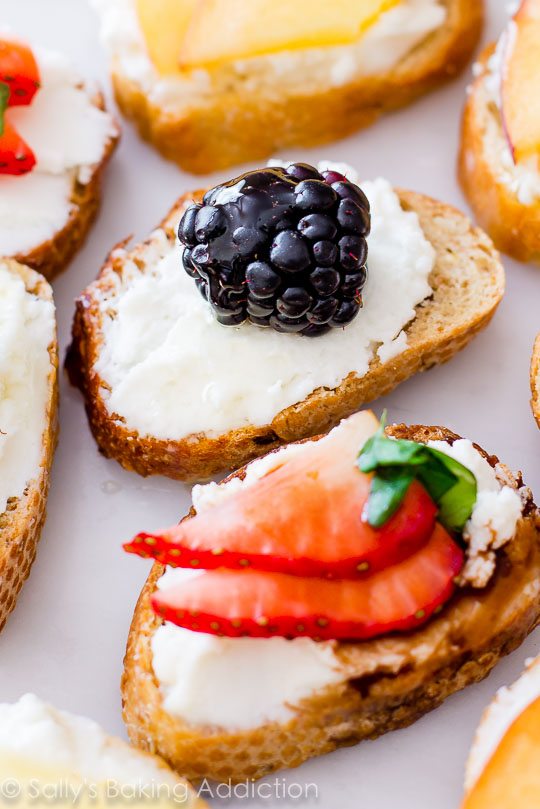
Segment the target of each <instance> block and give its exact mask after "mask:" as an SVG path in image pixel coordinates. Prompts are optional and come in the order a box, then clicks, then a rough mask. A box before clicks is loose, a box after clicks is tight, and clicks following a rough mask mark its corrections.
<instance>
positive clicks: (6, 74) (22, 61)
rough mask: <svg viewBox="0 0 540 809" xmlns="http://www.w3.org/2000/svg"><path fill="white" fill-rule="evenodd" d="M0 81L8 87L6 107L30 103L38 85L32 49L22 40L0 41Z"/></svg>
mask: <svg viewBox="0 0 540 809" xmlns="http://www.w3.org/2000/svg"><path fill="white" fill-rule="evenodd" d="M0 82H3V83H4V84H6V85H7V87H8V88H9V97H8V102H7V105H8V107H15V106H21V105H22V106H26V105H28V104H30V103H31V101H32V99H33V97H34V96H35V94H36V93H37V91H38V89H39V86H40V75H39V68H38V66H37V63H36V60H35V57H34V54H33V53H32V50H31V49H30V48H29V47H28V46H27V45H24V44H23V43H22V42H15V41H5V40H2V41H0Z"/></svg>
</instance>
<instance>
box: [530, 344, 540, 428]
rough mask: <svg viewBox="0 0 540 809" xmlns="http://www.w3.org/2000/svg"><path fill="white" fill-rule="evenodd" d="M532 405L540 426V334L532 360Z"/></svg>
mask: <svg viewBox="0 0 540 809" xmlns="http://www.w3.org/2000/svg"><path fill="white" fill-rule="evenodd" d="M531 393H532V398H531V407H532V411H533V415H534V417H535V419H536V423H537V424H538V426H539V427H540V334H539V335H538V337H537V338H536V340H535V343H534V348H533V354H532V360H531Z"/></svg>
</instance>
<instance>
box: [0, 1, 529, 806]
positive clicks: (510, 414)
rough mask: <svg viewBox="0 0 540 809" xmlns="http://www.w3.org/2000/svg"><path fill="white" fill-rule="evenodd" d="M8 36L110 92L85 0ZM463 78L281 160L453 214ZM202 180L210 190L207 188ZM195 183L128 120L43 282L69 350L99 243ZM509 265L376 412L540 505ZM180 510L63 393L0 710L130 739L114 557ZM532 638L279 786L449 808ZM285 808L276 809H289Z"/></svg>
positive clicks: (26, 4) (43, 11) (521, 326)
mask: <svg viewBox="0 0 540 809" xmlns="http://www.w3.org/2000/svg"><path fill="white" fill-rule="evenodd" d="M471 2H479V0H471ZM488 5H489V15H488V26H487V31H486V35H485V38H486V41H487V40H488V39H493V38H494V37H495V36H496V35H497V34H498V33H499V32H500V31H501V29H502V26H503V24H504V21H505V11H504V5H505V4H504V3H503V2H502V0H490V2H489V3H488ZM6 23H7V24H10V25H12V26H13V27H14V28H15V30H16V31H18V32H19V33H20V34H21V35H25V34H26V35H30V36H31V37H32V38H35V39H36V40H37V41H39V42H40V43H42V44H43V45H48V46H52V47H54V48H58V49H60V50H62V51H65V52H66V53H68V54H69V55H70V56H71V57H73V59H74V60H75V61H76V63H77V64H78V66H79V67H80V68H81V70H82V71H83V72H85V73H86V74H87V75H89V76H92V77H95V78H98V79H100V80H102V81H103V83H104V84H105V86H108V84H107V73H106V57H105V55H104V53H103V51H102V49H101V47H100V44H99V40H98V31H97V21H96V19H95V17H94V15H93V13H92V12H91V10H90V9H89V8H88V7H87V5H86V3H85V2H84V0H0V24H6ZM467 79H468V74H467V76H466V77H463V78H462V79H460V80H458V81H457V82H456V83H454V84H453V85H452V86H449V87H447V88H444V89H442V90H440V91H438V92H436V93H435V94H433V95H431V96H429V97H427V98H426V99H424V100H423V101H421V102H420V103H417V104H416V105H415V106H413V107H410V108H409V109H407V110H405V111H403V112H399V113H397V114H395V115H392V116H390V117H387V118H385V119H384V120H383V121H382V122H379V123H378V124H377V125H376V126H374V127H373V128H371V129H369V130H367V131H365V132H363V133H360V134H359V135H357V136H354V137H352V138H349V139H348V140H346V141H344V142H341V143H337V144H332V145H331V146H329V147H325V148H323V149H317V150H301V149H298V150H296V151H295V152H294V153H289V152H288V153H287V154H286V155H283V156H284V157H290V158H294V159H305V160H309V161H310V162H316V161H317V159H319V158H323V157H324V158H329V159H333V160H344V161H347V162H349V163H351V164H353V165H354V166H356V167H357V168H358V169H359V171H360V174H361V175H363V176H365V177H366V178H368V177H369V178H371V177H374V176H376V175H384V176H387V177H388V178H389V179H391V180H392V181H393V182H394V183H395V184H398V185H401V186H404V187H406V188H411V189H415V190H418V191H423V192H426V193H428V194H432V195H433V196H437V197H440V198H441V199H443V200H445V201H448V202H450V203H454V204H456V205H458V206H460V207H462V208H463V207H465V202H464V200H463V198H462V196H461V194H460V191H459V189H458V186H457V184H456V181H455V171H454V165H455V156H456V149H457V137H458V127H459V117H460V112H461V106H462V102H463V99H464V93H465V86H466V83H467ZM235 173H236V172H235ZM237 173H240V170H239V171H238V172H237ZM221 176H222V177H223V175H221ZM229 176H231V175H230V174H229ZM213 179H218V178H217V177H216V178H210V180H208V181H206V180H205V183H209V184H213V182H212V181H213ZM200 182H201V181H200V180H199V179H197V178H195V179H194V178H193V177H191V176H189V175H186V174H183V173H181V172H180V171H179V170H178V169H177V168H176V167H175V166H173V165H171V164H168V163H166V162H164V161H163V160H162V159H161V158H160V157H159V156H158V155H157V154H155V153H154V152H153V151H152V150H151V149H150V148H149V147H147V146H146V145H144V144H142V143H141V142H140V141H139V140H138V138H137V137H136V135H135V134H134V132H133V130H132V129H131V127H130V126H129V125H128V124H125V127H124V135H123V141H122V143H121V146H120V149H119V152H118V153H117V155H116V156H115V158H114V160H113V163H112V165H111V167H110V170H109V172H108V175H107V179H106V185H105V199H104V205H103V211H102V214H101V217H100V219H99V221H98V223H97V225H96V227H95V228H94V230H93V232H92V233H91V236H90V239H89V241H88V243H87V245H86V247H85V249H84V250H83V251H82V252H81V254H80V255H79V256H78V257H77V259H76V260H75V262H74V263H73V265H72V266H71V268H70V269H69V271H68V272H67V274H65V275H64V276H63V277H61V278H60V279H59V280H58V281H56V283H55V285H54V291H55V298H56V304H57V308H58V321H59V330H60V341H61V347H62V355H63V353H64V349H65V346H66V344H67V342H68V338H69V331H70V324H71V318H72V313H73V300H74V298H75V297H76V296H77V295H78V294H79V293H80V292H81V291H82V289H83V288H84V286H85V285H86V284H87V283H88V282H90V281H91V280H93V279H94V277H95V276H96V274H97V271H98V269H99V266H100V263H101V261H102V260H103V258H104V256H105V254H106V253H107V252H108V250H109V249H110V247H111V246H112V245H113V244H114V243H115V242H117V241H119V240H120V239H122V238H124V237H125V236H127V235H128V234H130V233H132V234H134V236H135V237H137V238H139V237H144V236H145V235H146V234H147V233H148V232H149V231H150V230H151V229H152V228H153V227H154V225H155V224H157V222H159V221H160V219H161V217H162V215H163V214H164V213H165V212H166V211H167V209H168V208H169V206H170V205H171V204H172V202H173V201H174V200H175V198H176V197H177V196H179V195H180V194H181V193H182V192H184V191H185V190H187V189H189V188H193V187H194V186H199V184H200ZM505 266H506V269H507V276H508V292H507V296H506V299H505V301H504V302H503V304H502V306H501V308H500V310H499V313H498V315H497V316H496V318H495V320H494V322H493V323H492V325H491V326H490V327H489V329H488V330H487V331H486V332H484V333H483V334H482V335H481V336H480V337H479V338H478V339H476V340H475V341H474V343H473V344H472V345H471V346H469V347H468V348H467V349H466V350H465V351H464V352H463V353H462V354H460V355H459V356H458V357H456V358H455V359H454V360H452V362H451V363H450V364H449V365H447V366H444V367H441V368H437V369H434V370H432V371H430V372H429V373H427V374H423V375H421V376H419V377H416V378H414V379H412V380H410V381H409V382H407V383H406V384H404V385H402V386H401V387H400V388H399V389H398V390H397V391H395V392H394V393H393V394H392V395H391V396H389V397H387V398H386V399H385V400H384V401H381V402H379V403H378V404H377V409H378V410H380V408H382V407H383V405H384V406H385V407H388V409H389V413H390V417H391V419H392V420H397V421H401V420H403V421H408V422H417V423H418V422H419V423H425V424H443V425H446V426H449V427H450V428H452V429H453V430H455V431H456V432H458V433H460V434H462V435H465V436H469V437H471V438H474V439H475V440H476V441H478V442H479V443H480V444H482V445H484V446H485V447H486V448H487V449H488V450H490V451H492V452H496V453H497V454H499V455H500V457H501V458H502V459H504V460H505V462H507V463H508V464H509V465H510V466H512V467H514V468H521V469H522V470H523V472H524V474H525V480H526V482H527V483H529V485H531V486H532V488H533V491H536V492H537V497H538V496H540V495H539V494H538V492H540V469H539V466H538V451H539V448H540V434H539V433H538V430H537V428H536V426H535V424H534V421H533V419H532V416H531V412H530V408H529V395H530V394H529V387H528V365H529V358H530V352H531V346H532V343H533V339H534V336H535V333H536V331H537V329H538V328H539V327H540V323H539V317H538V314H537V313H538V304H537V301H538V297H539V293H540V270H538V269H535V268H534V267H532V266H523V265H519V264H516V263H514V262H512V261H509V260H505ZM188 502H189V489H188V488H187V487H186V486H183V485H182V484H179V483H175V482H174V481H169V480H166V479H162V478H153V479H148V480H143V479H142V478H138V477H137V476H136V475H134V474H129V473H127V472H124V471H123V470H122V469H121V468H120V467H119V466H118V465H117V464H116V463H115V462H114V461H107V460H105V459H104V458H102V457H101V456H100V455H99V454H98V452H97V449H96V446H95V444H94V442H93V440H92V438H91V436H90V433H89V430H88V427H87V423H86V418H85V414H84V409H83V406H82V401H81V398H80V396H79V394H78V393H77V392H76V391H74V390H72V389H70V387H69V385H68V384H67V381H66V379H65V378H64V379H63V380H62V404H61V438H60V444H59V448H58V453H57V456H56V462H55V467H54V475H53V481H52V490H51V495H50V500H49V516H48V520H47V524H46V527H45V530H44V533H43V538H42V542H41V546H40V550H39V553H38V558H37V561H36V563H35V566H34V568H33V571H32V575H31V578H30V580H29V581H28V583H27V585H26V587H25V589H24V591H23V593H22V595H21V598H20V600H19V604H18V607H17V609H16V611H15V613H14V614H13V615H12V617H11V619H10V620H9V622H8V625H7V627H6V628H5V630H4V631H3V633H2V635H1V637H0V701H11V700H15V699H17V698H18V697H19V696H20V695H21V694H22V693H24V692H26V691H34V692H36V693H38V694H39V695H40V696H42V697H44V698H46V699H48V700H50V701H52V702H54V703H55V704H57V705H58V706H61V707H63V708H66V709H69V710H72V711H76V712H78V713H82V714H86V715H88V716H91V717H93V718H94V719H96V720H98V721H100V722H101V723H102V724H103V725H104V726H105V727H106V728H107V730H109V731H111V732H114V733H118V734H122V735H124V730H123V725H122V721H121V715H120V695H119V681H120V675H121V671H122V656H123V651H124V646H125V641H126V636H127V632H128V628H129V623H130V619H131V615H132V611H133V607H134V604H135V601H136V599H137V596H138V593H139V590H140V587H141V585H142V584H143V581H144V579H145V575H146V574H147V572H148V565H147V564H146V563H145V562H144V561H142V560H139V559H136V558H134V557H128V556H127V555H125V554H124V553H123V552H122V550H121V542H122V541H123V540H125V539H127V538H129V537H131V536H132V535H133V534H134V533H135V532H137V531H138V530H141V529H149V530H151V529H154V528H158V527H162V526H164V525H168V524H169V523H173V522H175V521H176V520H177V519H178V518H179V517H180V516H181V515H182V514H183V513H184V512H185V511H186V509H187V506H188ZM539 640H540V635H539V634H538V633H536V634H535V635H533V636H532V637H531V638H530V639H529V640H528V641H527V643H525V644H524V645H523V646H522V647H521V648H520V649H519V650H518V651H517V652H515V653H514V654H513V655H512V656H511V657H510V658H508V659H507V660H505V661H504V662H503V663H502V664H501V665H500V666H499V667H498V668H497V670H496V671H495V673H494V674H493V675H492V676H491V677H490V678H489V679H488V680H487V681H486V682H484V683H482V684H481V685H478V686H475V687H472V688H469V689H468V690H467V691H465V692H464V693H461V694H458V695H457V696H455V697H453V698H452V699H450V700H448V702H447V703H446V704H445V705H444V706H443V707H442V708H440V709H439V710H437V711H435V712H434V713H432V714H431V715H429V716H427V717H425V718H424V719H422V720H421V721H420V722H418V723H417V724H416V725H415V726H413V727H412V728H409V729H407V730H404V731H400V732H397V733H394V734H391V735H389V736H386V737H384V738H382V739H379V740H378V741H376V742H368V743H364V744H362V745H360V746H358V747H356V748H350V749H347V750H342V751H339V752H336V753H334V754H332V755H329V756H326V757H325V758H322V759H319V760H314V761H311V762H309V763H307V764H306V765H304V766H303V767H301V768H300V769H299V770H297V771H295V772H294V773H292V774H290V776H288V777H289V778H290V780H291V781H295V782H299V783H304V782H316V783H317V785H318V789H319V800H318V802H317V803H316V805H317V806H319V807H321V808H322V809H335V807H338V806H339V807H340V809H353V807H354V809H361V808H362V809H394V807H396V806H399V807H400V809H413V807H414V809H432V807H437V809H455V808H456V807H457V806H458V805H459V801H460V797H461V789H462V787H461V785H462V777H463V767H464V762H465V758H466V754H467V751H468V748H469V745H470V742H471V739H472V735H473V732H474V729H475V727H476V725H477V722H478V720H479V717H480V714H481V712H482V709H483V707H484V706H485V705H486V704H487V702H488V701H489V699H490V698H491V696H492V695H493V694H494V693H495V690H496V689H497V688H498V686H500V685H502V684H503V683H507V682H509V681H511V680H513V679H514V678H515V677H516V676H517V675H518V673H519V672H520V670H521V668H522V666H523V663H524V660H525V658H526V657H527V656H530V655H533V654H536V653H538V651H539V646H540V643H539ZM216 698H217V699H219V695H217V696H216ZM280 777H281V775H280ZM278 803H279V805H280V806H282V807H284V809H286V808H287V807H292V806H298V803H297V802H294V801H283V800H281V801H279V802H278ZM235 805H236V804H235ZM239 805H242V806H244V807H246V809H250V807H252V806H255V805H258V806H261V805H270V806H273V805H274V803H273V802H272V801H264V802H262V803H257V804H256V803H252V802H251V801H248V800H245V801H241V802H240V803H239ZM306 805H310V804H309V803H308V804H306Z"/></svg>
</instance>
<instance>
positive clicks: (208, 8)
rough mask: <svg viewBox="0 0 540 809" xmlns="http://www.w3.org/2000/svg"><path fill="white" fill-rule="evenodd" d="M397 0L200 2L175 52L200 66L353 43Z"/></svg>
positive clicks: (187, 63)
mask: <svg viewBox="0 0 540 809" xmlns="http://www.w3.org/2000/svg"><path fill="white" fill-rule="evenodd" d="M399 2H400V0H331V2H329V0H200V4H199V7H198V8H197V12H196V14H194V16H193V19H192V23H191V25H190V26H189V29H188V32H187V35H186V37H185V41H184V43H183V46H182V48H181V51H180V63H181V66H182V67H186V68H194V67H202V66H205V65H209V64H212V63H216V62H223V61H228V60H229V61H230V60H234V59H244V58H249V57H253V56H259V55H262V54H268V53H274V52H279V51H284V50H289V49H297V48H309V47H324V46H327V45H340V44H347V43H352V42H356V41H357V40H358V39H360V37H361V36H362V34H363V33H364V32H365V31H366V30H367V29H368V28H370V27H371V26H372V25H373V24H374V23H375V22H377V20H378V19H379V17H380V16H381V14H383V13H384V12H385V11H388V10H389V9H390V8H392V7H393V6H395V5H397V4H398V3H399Z"/></svg>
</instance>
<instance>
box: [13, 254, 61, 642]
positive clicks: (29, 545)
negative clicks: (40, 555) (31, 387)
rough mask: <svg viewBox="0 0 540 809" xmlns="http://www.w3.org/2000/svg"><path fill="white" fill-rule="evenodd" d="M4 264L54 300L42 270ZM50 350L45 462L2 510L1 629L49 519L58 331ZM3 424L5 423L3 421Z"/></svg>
mask: <svg viewBox="0 0 540 809" xmlns="http://www.w3.org/2000/svg"><path fill="white" fill-rule="evenodd" d="M2 265H3V266H4V267H6V268H7V269H8V271H9V272H11V273H13V274H14V275H17V276H19V277H20V278H22V279H23V281H24V283H25V286H26V290H27V292H28V295H33V296H38V297H39V298H40V299H42V300H44V301H49V302H51V304H52V290H51V288H50V286H49V285H48V283H47V282H46V281H45V280H44V279H43V278H42V277H41V276H40V275H38V273H36V272H34V271H33V270H31V269H29V268H28V267H25V266H23V265H21V264H17V263H16V262H15V261H12V260H9V259H7V260H5V261H3V262H2ZM0 271H1V270H0ZM0 335H1V330H0ZM48 352H49V356H50V371H49V375H48V395H47V402H46V410H47V412H46V419H45V424H46V427H45V430H44V432H43V435H42V436H41V444H42V450H41V462H40V465H39V468H37V469H36V470H35V476H34V477H33V478H32V479H31V480H29V482H28V486H27V487H26V489H25V490H24V493H23V494H22V496H16V497H15V496H14V497H12V498H10V499H9V500H8V504H7V509H6V511H5V512H4V513H3V514H0V629H1V628H2V627H3V626H4V624H5V622H6V619H7V617H8V615H9V614H10V612H11V611H12V610H13V608H14V607H15V603H16V600H17V596H18V595H19V592H20V590H21V587H22V586H23V584H24V582H25V580H26V579H27V577H28V575H29V573H30V568H31V566H32V563H33V561H34V557H35V555H36V549H37V544H38V541H39V537H40V534H41V529H42V526H43V522H44V520H45V511H46V505H47V495H48V491H49V477H50V472H51V466H52V461H53V455H54V450H55V447H56V441H57V434H58V423H57V410H58V348H57V342H56V334H55V335H54V339H53V341H52V342H51V344H50V345H49V346H48ZM1 427H2V425H1V424H0V428H1ZM5 471H6V470H3V469H2V459H1V457H0V474H5ZM14 495H15V493H14Z"/></svg>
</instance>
